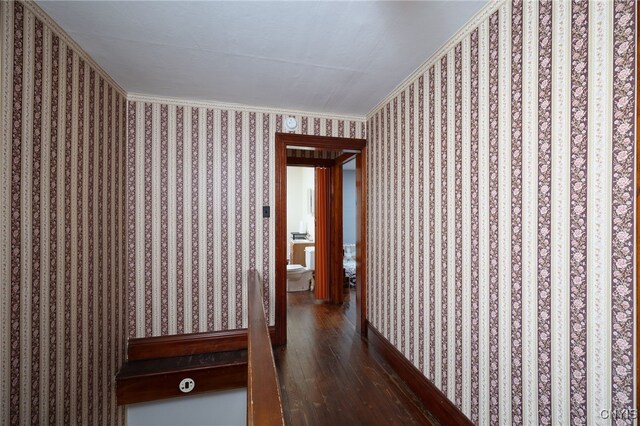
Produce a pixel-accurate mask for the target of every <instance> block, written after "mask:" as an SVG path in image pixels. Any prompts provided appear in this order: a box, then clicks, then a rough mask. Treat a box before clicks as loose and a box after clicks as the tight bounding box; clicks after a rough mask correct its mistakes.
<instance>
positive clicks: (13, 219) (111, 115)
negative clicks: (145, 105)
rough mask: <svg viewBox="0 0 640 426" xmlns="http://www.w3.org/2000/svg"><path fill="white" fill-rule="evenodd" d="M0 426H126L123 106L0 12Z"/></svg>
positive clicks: (59, 47)
mask: <svg viewBox="0 0 640 426" xmlns="http://www.w3.org/2000/svg"><path fill="white" fill-rule="evenodd" d="M0 35H1V37H2V39H1V40H0V43H1V49H0V68H1V80H0V87H1V88H2V90H1V99H0V122H1V124H2V127H1V132H2V134H1V137H0V234H1V235H2V240H0V256H1V259H0V282H1V283H2V285H1V286H0V308H1V309H0V314H1V315H2V317H1V318H0V333H1V334H0V370H1V371H2V374H1V377H0V424H3V425H10V424H11V425H17V424H49V423H52V424H54V423H55V424H65V425H68V424H123V423H124V412H123V410H122V409H120V408H117V407H116V405H115V386H114V380H113V378H114V375H115V372H116V371H117V369H118V368H119V367H120V365H121V362H122V360H123V359H124V353H125V337H126V334H125V330H126V327H125V312H124V310H125V306H126V305H125V304H124V302H125V299H124V297H125V291H124V290H125V278H126V277H125V275H124V271H125V264H124V260H125V258H124V253H125V245H124V244H125V239H124V231H125V228H124V213H125V210H124V206H125V198H124V195H125V192H124V189H125V187H124V175H125V168H124V166H125V163H124V159H125V150H124V148H125V144H124V142H125V140H124V136H125V126H124V124H125V121H124V119H125V106H126V105H125V95H124V92H123V91H122V89H120V88H119V87H118V86H117V85H116V84H115V83H113V81H112V80H111V79H110V78H109V77H108V76H107V75H106V74H105V73H104V72H102V71H101V69H100V68H99V67H97V65H95V63H93V61H92V60H91V59H90V58H89V57H88V56H87V55H86V54H85V53H84V52H82V50H80V49H79V48H78V46H77V45H76V44H75V43H74V42H73V41H72V40H71V39H69V38H68V37H67V36H66V35H65V33H64V32H63V31H62V30H60V29H59V27H58V26H57V25H56V24H55V23H53V22H52V21H51V20H50V19H49V18H48V17H47V16H46V15H45V14H44V13H43V12H42V11H41V10H40V9H39V8H38V7H37V6H36V5H35V4H34V3H30V2H29V3H22V2H4V1H3V2H0Z"/></svg>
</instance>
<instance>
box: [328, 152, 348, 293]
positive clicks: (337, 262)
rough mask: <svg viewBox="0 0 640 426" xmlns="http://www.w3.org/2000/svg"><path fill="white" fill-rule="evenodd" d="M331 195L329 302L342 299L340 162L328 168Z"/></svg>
mask: <svg viewBox="0 0 640 426" xmlns="http://www.w3.org/2000/svg"><path fill="white" fill-rule="evenodd" d="M330 173H331V197H330V199H329V205H328V206H329V229H330V231H329V262H330V263H329V270H330V273H329V289H330V290H329V293H330V296H331V297H330V298H331V302H332V303H335V304H341V303H342V302H343V301H344V292H343V289H342V287H343V284H344V266H343V264H342V259H343V258H344V246H343V244H342V237H343V235H342V164H336V165H335V166H333V167H332V168H331V169H330Z"/></svg>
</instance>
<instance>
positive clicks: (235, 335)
mask: <svg viewBox="0 0 640 426" xmlns="http://www.w3.org/2000/svg"><path fill="white" fill-rule="evenodd" d="M269 332H270V334H271V338H272V339H273V336H274V333H275V329H274V327H269ZM247 347H248V346H247V329H246V328H240V329H237V330H226V331H212V332H206V333H190V334H177V335H172V336H158V337H142V338H136V339H129V346H128V348H127V358H128V361H138V360H142V359H156V358H171V357H178V356H185V355H195V354H204V353H210V352H225V351H239V350H243V349H247Z"/></svg>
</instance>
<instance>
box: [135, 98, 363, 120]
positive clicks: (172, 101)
mask: <svg viewBox="0 0 640 426" xmlns="http://www.w3.org/2000/svg"><path fill="white" fill-rule="evenodd" d="M127 100H128V101H134V102H148V103H157V104H168V105H179V106H187V107H196V108H211V109H228V110H234V111H246V112H261V113H266V114H282V115H293V116H305V117H312V118H325V119H330V120H333V119H336V120H349V121H358V122H364V121H365V119H366V117H364V116H357V115H340V114H327V113H322V112H312V111H300V110H294V109H283V108H270V107H259V106H252V105H243V104H234V103H227V102H217V101H203V100H193V99H183V98H173V97H165V96H154V95H144V94H141V93H128V94H127Z"/></svg>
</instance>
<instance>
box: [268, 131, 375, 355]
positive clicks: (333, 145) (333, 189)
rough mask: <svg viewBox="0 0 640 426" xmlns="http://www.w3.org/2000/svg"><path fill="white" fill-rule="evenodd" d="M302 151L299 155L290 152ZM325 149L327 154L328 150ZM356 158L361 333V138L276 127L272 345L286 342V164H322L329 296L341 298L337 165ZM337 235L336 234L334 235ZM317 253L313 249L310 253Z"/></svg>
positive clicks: (361, 326)
mask: <svg viewBox="0 0 640 426" xmlns="http://www.w3.org/2000/svg"><path fill="white" fill-rule="evenodd" d="M300 151H307V152H308V153H307V154H305V155H297V154H296V152H298V153H299V152H300ZM327 152H331V153H332V154H330V155H328V154H327ZM354 158H355V161H356V167H355V180H356V191H355V192H356V194H355V195H356V235H357V237H356V240H357V241H356V247H357V250H356V253H355V259H356V301H355V306H356V331H357V332H358V333H360V334H361V335H364V334H365V333H366V330H367V327H366V322H365V321H366V268H365V263H366V258H365V253H366V221H365V220H364V219H365V217H366V206H365V203H364V201H365V200H366V179H365V176H366V141H365V140H364V139H350V138H336V137H321V136H307V135H297V134H293V133H276V167H275V173H276V193H275V196H276V205H275V212H276V235H275V237H276V278H275V286H276V287H275V293H276V294H275V296H276V306H275V339H274V342H275V343H276V344H278V345H284V344H286V342H287V306H286V303H287V252H288V247H287V245H288V241H289V238H288V235H287V217H286V211H287V166H296V165H297V166H311V167H321V168H325V169H327V175H328V176H329V179H330V183H329V185H330V188H329V189H330V194H331V200H333V202H331V205H330V206H329V211H328V216H329V227H328V235H329V238H328V246H329V258H328V263H329V265H330V267H329V271H328V275H329V289H328V293H329V300H330V301H331V302H332V303H338V304H339V303H342V297H343V288H342V286H343V282H344V280H343V278H342V277H343V276H344V273H343V268H342V259H343V247H342V165H343V164H344V163H345V162H347V161H349V160H351V159H354ZM338 235H339V238H337V237H336V236H338ZM316 256H318V254H316Z"/></svg>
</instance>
